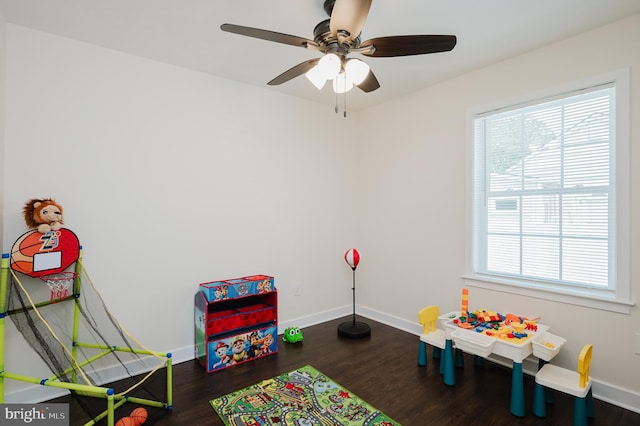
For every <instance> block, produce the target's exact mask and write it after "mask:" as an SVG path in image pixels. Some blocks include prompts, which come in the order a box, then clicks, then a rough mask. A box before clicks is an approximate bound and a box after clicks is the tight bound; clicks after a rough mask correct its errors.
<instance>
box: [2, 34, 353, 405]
mask: <svg viewBox="0 0 640 426" xmlns="http://www.w3.org/2000/svg"><path fill="white" fill-rule="evenodd" d="M7 43H8V46H7V82H8V88H7V95H6V96H7V105H8V108H7V114H6V122H7V124H6V138H7V147H6V159H5V161H4V167H5V175H6V179H7V180H6V185H5V187H4V190H5V197H6V207H5V209H4V213H5V215H6V216H5V219H4V226H5V230H6V232H5V237H4V241H3V247H4V251H5V252H8V251H9V250H10V248H11V246H12V244H13V242H14V241H15V240H16V239H17V238H18V237H19V236H20V235H21V234H22V233H24V232H26V230H27V229H26V225H25V223H24V220H23V218H22V213H21V211H22V206H23V204H24V203H25V202H26V201H27V200H28V199H30V198H32V197H42V196H51V197H54V198H55V199H56V200H57V201H59V202H60V203H61V204H62V205H63V206H64V209H65V210H64V211H65V215H64V219H65V226H66V227H68V228H69V229H71V230H73V231H74V232H75V233H76V234H77V235H78V236H79V238H80V242H81V244H82V245H83V247H84V255H83V257H84V264H85V266H86V267H87V270H88V272H89V274H90V276H91V277H92V280H93V282H94V283H95V284H96V286H97V288H98V291H100V292H101V294H102V296H103V298H104V299H105V302H106V305H107V306H108V307H109V309H110V310H111V311H112V313H113V314H114V315H115V316H116V317H117V318H118V319H119V320H120V322H121V323H122V324H123V325H124V326H125V327H126V328H127V330H128V331H130V332H131V333H132V335H134V336H136V337H137V338H138V339H139V340H141V341H142V343H143V344H145V346H147V347H149V348H153V349H156V350H163V351H165V350H167V351H169V350H170V351H173V352H174V353H175V352H176V351H177V352H179V355H181V356H182V357H183V359H184V357H185V356H190V357H193V334H194V331H193V295H194V293H195V292H196V291H197V286H198V284H199V283H201V282H206V281H212V280H217V279H225V278H234V277H239V276H247V275H252V274H259V273H263V274H268V275H273V276H274V277H275V282H276V286H277V288H278V290H279V292H280V293H279V302H280V305H279V307H280V311H279V315H280V320H281V321H286V320H292V319H296V318H301V317H305V316H306V315H310V314H317V313H319V312H324V311H331V310H335V309H336V308H341V307H342V308H345V309H347V308H348V307H349V306H350V303H351V296H350V287H349V283H350V277H351V270H350V269H349V268H348V267H347V266H346V265H345V264H344V261H343V259H342V255H343V253H344V251H345V250H346V249H347V248H349V247H350V246H352V245H353V244H354V238H355V231H354V224H355V222H354V216H353V215H354V211H355V200H354V197H353V192H354V187H355V173H354V171H353V170H354V167H353V165H354V162H355V143H354V142H353V141H354V140H355V136H354V130H353V129H354V122H355V119H356V117H357V114H355V113H354V114H351V116H352V117H353V118H349V119H343V118H342V117H339V118H334V117H335V116H337V114H333V111H332V106H326V105H320V104H314V103H310V102H307V101H301V100H297V99H294V98H291V97H287V96H282V95H278V94H276V93H274V92H272V91H268V90H265V89H262V88H255V87H248V86H246V85H242V84H238V83H234V82H231V81H227V80H223V79H219V78H214V77H211V76H209V75H205V74H201V73H197V72H193V71H190V70H186V69H181V68H178V67H174V66H170V65H167V64H163V63H158V62H153V61H150V60H147V59H143V58H140V57H135V56H131V55H127V54H123V53H119V52H115V51H111V50H107V49H103V48H99V47H96V46H93V45H89V44H84V43H80V42H76V41H72V40H69V39H64V38H60V37H56V36H52V35H49V34H45V33H41V32H36V31H33V30H30V29H26V28H23V27H19V26H15V25H11V24H9V25H7ZM318 117H322V119H321V120H317V118H318ZM345 283H346V284H345ZM295 286H300V287H301V291H302V295H301V296H297V297H294V291H293V289H294V287H295ZM347 312H348V310H347ZM9 333H10V334H11V330H10V331H9ZM8 339H9V343H10V346H9V348H10V349H11V351H9V352H12V354H8V362H7V364H8V365H7V371H12V372H14V373H19V374H25V372H26V371H30V369H31V368H32V366H31V363H32V362H34V361H33V360H31V359H29V354H28V353H27V352H30V351H28V349H25V348H22V347H21V348H20V349H19V350H18V349H17V348H16V345H20V344H21V339H20V338H19V337H16V336H15V332H14V333H13V335H11V336H9V337H8ZM180 351H182V352H180ZM25 354H26V355H25ZM25 356H26V358H25ZM42 374H45V373H42ZM8 385H9V388H8V392H9V393H10V392H11V391H13V390H15V389H17V388H18V387H19V386H20V385H21V384H16V383H15V382H9V383H8Z"/></svg>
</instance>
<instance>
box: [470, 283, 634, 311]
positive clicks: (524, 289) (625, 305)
mask: <svg viewBox="0 0 640 426" xmlns="http://www.w3.org/2000/svg"><path fill="white" fill-rule="evenodd" d="M462 278H463V279H464V281H465V285H467V286H469V287H477V288H484V289H488V290H495V291H500V292H503V293H511V294H517V295H520V296H527V297H535V298H537V299H542V300H551V301H554V302H562V303H568V304H571V305H577V306H584V307H587V308H592V309H599V310H605V311H611V312H617V313H621V314H627V315H629V314H631V308H632V307H633V306H635V305H636V304H635V303H634V302H632V301H630V300H629V301H625V300H618V299H614V298H612V297H606V296H605V297H599V296H597V295H596V296H594V295H593V294H586V293H585V292H581V291H580V290H579V289H578V290H576V291H573V292H567V291H561V290H558V289H555V288H550V287H545V288H543V285H540V286H539V287H538V288H534V287H531V286H530V285H525V284H523V283H520V282H517V281H515V280H508V279H500V278H496V277H492V276H488V275H474V274H468V275H463V277H462Z"/></svg>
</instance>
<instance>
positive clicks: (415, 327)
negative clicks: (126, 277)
mask: <svg viewBox="0 0 640 426" xmlns="http://www.w3.org/2000/svg"><path fill="white" fill-rule="evenodd" d="M351 309H352V308H351V306H344V307H341V308H336V309H331V310H328V311H323V312H319V313H315V314H312V315H307V316H303V317H299V318H296V319H293V320H288V321H282V322H281V323H279V324H278V333H279V334H282V332H283V331H284V329H285V328H287V327H300V328H305V327H310V326H312V325H316V324H321V323H323V322H326V321H331V320H334V319H336V318H341V317H344V316H346V315H349V314H351V312H352V310H351ZM356 313H357V314H358V315H361V316H363V317H366V318H369V319H371V320H374V321H377V322H380V323H382V324H386V325H388V326H390V327H393V328H397V329H399V330H403V331H406V332H407V333H411V334H415V335H416V336H419V335H420V334H421V333H422V326H421V325H420V324H419V323H418V322H417V321H416V322H412V321H408V320H406V319H404V318H400V317H396V316H394V315H389V314H387V313H384V312H381V311H378V310H375V309H371V308H367V307H365V306H357V307H356ZM171 355H172V363H173V364H174V365H175V364H179V363H181V362H185V361H191V360H193V359H194V357H195V355H194V347H193V346H191V345H189V346H184V347H182V348H178V349H176V350H173V351H171ZM416 356H417V355H416ZM489 359H490V360H491V361H492V362H495V363H498V364H500V365H504V366H505V367H509V368H510V367H511V363H510V361H508V360H506V359H501V358H500V357H494V356H490V357H489ZM537 368H538V364H537V362H535V361H533V360H530V359H526V360H525V361H524V363H523V368H522V369H523V372H524V373H525V374H529V375H534V374H535V372H536V370H537ZM113 370H114V371H113V372H111V371H106V372H105V373H104V374H103V375H104V376H106V377H109V379H108V380H106V381H105V383H109V382H113V381H115V380H119V379H121V378H123V377H117V374H119V373H116V371H117V369H116V367H114V368H113ZM148 371H150V369H147V370H145V371H133V372H132V374H134V375H136V374H141V373H146V372H148ZM592 380H593V397H594V398H596V399H599V400H601V401H605V402H607V403H609V404H612V405H615V406H618V407H621V408H624V409H626V410H629V411H633V412H636V413H640V394H639V393H637V392H634V391H631V390H629V389H623V388H621V387H619V386H615V385H612V384H610V383H606V382H604V381H601V380H598V379H596V378H594V377H592ZM67 393H68V392H67V391H66V390H62V389H57V388H50V387H47V386H35V385H34V386H32V387H29V388H26V389H20V390H17V391H14V392H12V393H8V394H6V395H5V402H6V403H26V404H31V403H33V404H35V403H40V402H43V401H48V400H50V399H54V398H58V397H60V396H63V395H66V394H67Z"/></svg>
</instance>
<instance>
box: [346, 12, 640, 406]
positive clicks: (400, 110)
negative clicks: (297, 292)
mask: <svg viewBox="0 0 640 426" xmlns="http://www.w3.org/2000/svg"><path fill="white" fill-rule="evenodd" d="M638 40H640V15H636V16H633V17H631V18H629V19H626V20H622V21H619V22H617V23H615V24H613V25H609V26H606V27H603V28H600V29H597V30H595V31H592V32H588V33H585V34H582V35H580V36H577V37H574V38H571V39H568V40H565V41H563V42H560V43H556V44H553V45H550V46H548V47H545V48H542V49H539V50H536V51H533V52H530V53H528V54H525V55H522V56H519V57H516V58H513V59H511V60H508V61H504V62H501V63H498V64H495V65H492V66H489V67H487V68H484V69H481V70H478V71H476V72H472V73H469V74H467V75H464V76H462V77H459V78H455V79H452V80H449V81H446V82H444V83H442V84H438V85H435V86H433V87H430V88H428V89H425V90H422V91H420V92H418V93H416V94H414V95H412V96H409V97H406V98H403V99H400V100H398V101H397V102H392V103H389V104H386V105H383V106H380V107H377V108H374V109H370V110H367V111H365V112H364V113H363V114H362V115H361V117H360V118H361V122H360V131H361V132H362V133H361V138H360V142H359V146H358V167H357V169H358V172H359V176H358V179H359V185H358V187H359V188H361V189H362V190H361V191H360V192H359V194H360V196H359V199H358V200H359V202H358V215H357V216H358V218H359V220H360V225H361V226H360V228H359V237H358V241H359V244H360V247H361V249H362V251H363V253H365V254H366V255H367V256H368V258H369V259H371V261H370V262H367V263H366V264H363V265H362V266H361V267H360V269H359V273H360V278H361V281H362V282H363V285H362V286H361V287H360V288H361V289H362V291H361V292H360V293H359V295H360V299H359V301H360V303H362V304H363V305H365V306H367V307H368V308H370V309H371V310H372V311H381V312H384V313H385V314H386V315H388V316H389V317H397V318H399V319H401V320H406V321H407V322H409V321H411V322H415V321H416V315H417V312H418V310H419V309H420V308H422V307H423V306H426V305H430V304H437V305H439V306H440V307H441V309H443V310H445V311H449V310H453V309H459V306H460V300H461V296H460V291H461V288H462V287H463V285H464V284H463V280H462V278H461V277H462V275H463V273H464V271H465V269H464V267H465V264H464V256H465V232H466V230H465V212H466V210H467V209H468V208H469V206H468V205H466V204H465V185H466V180H467V179H470V177H469V176H468V175H467V174H466V170H465V155H466V153H465V145H466V140H467V134H466V129H467V126H466V121H465V119H466V113H467V111H468V110H469V109H471V108H474V107H478V106H483V105H487V104H491V103H495V102H496V101H499V100H503V99H511V98H513V97H514V96H520V95H524V94H529V93H533V92H536V91H541V90H546V89H547V88H549V87H554V86H558V85H561V84H563V83H568V82H572V81H575V80H580V79H583V78H586V77H590V76H594V75H598V74H602V73H605V72H609V71H612V70H616V69H620V68H624V67H631V86H632V94H631V104H632V110H631V117H632V119H631V125H632V128H631V151H632V158H631V170H632V176H631V179H632V182H631V188H632V200H631V205H632V212H631V217H632V236H631V238H632V247H631V250H632V253H631V258H632V263H633V266H632V271H631V280H632V293H633V295H634V296H635V300H637V298H638V294H640V266H639V265H638V262H637V259H638V253H639V250H640V217H639V215H638V211H640V191H639V189H640V174H639V173H637V172H636V171H637V170H638V168H639V166H640V122H639V121H638V120H637V117H638V113H639V110H638V105H640V84H638V82H639V81H640V50H639V49H638V46H637V41H638ZM633 260H636V261H635V262H634V261H633ZM469 301H470V305H471V307H475V308H486V309H495V310H499V311H502V312H504V311H507V312H515V313H521V314H522V315H529V316H538V315H540V316H542V318H543V322H544V323H546V324H549V325H550V326H551V327H552V331H553V332H555V333H556V334H559V335H561V336H565V337H567V338H568V343H567V345H566V350H565V349H563V351H561V353H560V355H559V356H558V358H557V359H556V360H554V362H558V363H561V364H564V365H565V366H567V367H571V368H574V367H575V362H576V360H577V355H578V352H579V349H580V348H581V347H582V345H583V344H585V343H587V342H590V343H592V344H593V345H594V358H593V364H592V369H591V372H592V375H593V377H594V378H595V379H596V380H598V381H599V382H600V384H601V386H600V387H599V388H598V387H594V390H597V391H598V392H600V394H601V396H603V397H607V395H605V394H606V393H607V392H609V391H612V389H610V388H609V387H608V386H605V385H604V384H608V385H611V386H612V387H614V388H616V389H617V390H620V389H622V390H628V391H629V392H630V393H631V394H632V396H633V395H635V400H633V401H634V402H635V406H636V409H639V408H638V407H640V355H637V354H635V353H634V352H635V346H634V341H635V333H637V332H640V311H639V309H638V307H637V306H635V307H634V308H633V310H632V313H631V315H623V314H615V313H612V312H605V311H600V310H595V309H588V308H581V307H577V306H571V305H564V304H560V303H556V302H548V301H544V300H537V299H529V298H524V297H521V296H516V295H511V294H499V293H496V292H492V291H488V290H482V289H479V288H471V289H470V296H469ZM616 389H614V391H615V390H616ZM629 405H632V404H631V403H630V404H629Z"/></svg>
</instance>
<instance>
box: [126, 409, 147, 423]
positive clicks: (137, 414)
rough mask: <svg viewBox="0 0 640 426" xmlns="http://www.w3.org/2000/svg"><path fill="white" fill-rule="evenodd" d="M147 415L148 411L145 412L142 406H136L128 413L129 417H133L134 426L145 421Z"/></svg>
mask: <svg viewBox="0 0 640 426" xmlns="http://www.w3.org/2000/svg"><path fill="white" fill-rule="evenodd" d="M148 415H149V413H147V410H145V409H144V408H142V407H138V408H136V409H135V410H133V411H132V412H131V414H129V417H130V418H131V419H133V421H134V423H135V425H134V426H140V425H141V424H142V423H144V422H146V421H147V416H148Z"/></svg>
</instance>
